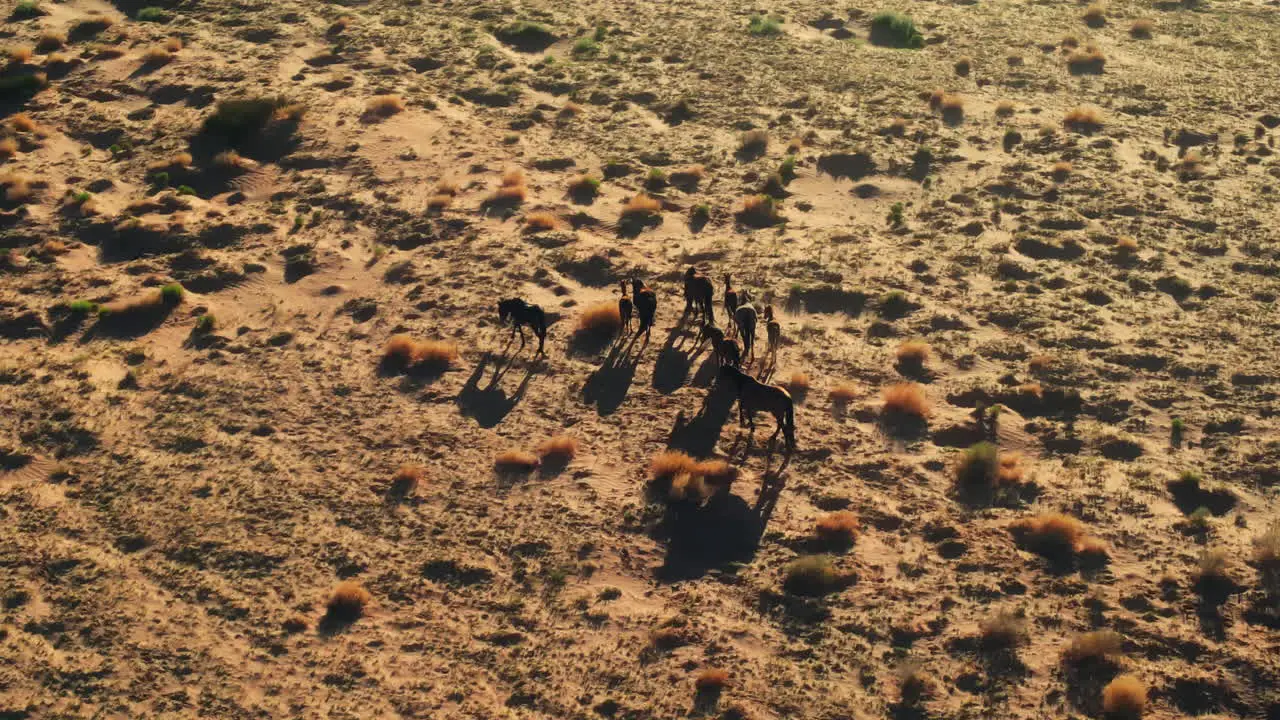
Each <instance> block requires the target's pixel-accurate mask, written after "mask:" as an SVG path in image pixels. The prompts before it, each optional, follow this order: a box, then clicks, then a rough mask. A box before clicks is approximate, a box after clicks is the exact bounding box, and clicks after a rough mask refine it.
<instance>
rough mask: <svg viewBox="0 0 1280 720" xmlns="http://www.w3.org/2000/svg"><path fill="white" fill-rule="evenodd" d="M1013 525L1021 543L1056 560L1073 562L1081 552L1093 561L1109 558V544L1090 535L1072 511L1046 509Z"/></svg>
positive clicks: (1064, 562) (1084, 558) (1097, 562)
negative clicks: (1060, 511) (1068, 513)
mask: <svg viewBox="0 0 1280 720" xmlns="http://www.w3.org/2000/svg"><path fill="white" fill-rule="evenodd" d="M1009 529H1010V531H1011V532H1012V533H1013V535H1014V537H1015V538H1016V539H1017V541H1018V543H1019V544H1020V545H1022V546H1023V547H1025V548H1027V549H1028V550H1030V551H1032V552H1034V553H1036V554H1038V555H1042V556H1044V557H1045V558H1048V559H1049V560H1051V561H1053V562H1056V563H1060V564H1067V563H1070V562H1071V560H1072V559H1073V558H1075V557H1076V556H1077V555H1080V556H1082V557H1081V560H1082V561H1088V562H1091V563H1093V564H1101V563H1104V562H1105V561H1106V558H1107V547H1106V544H1105V543H1103V542H1102V541H1100V540H1098V539H1096V538H1092V537H1089V536H1088V535H1087V534H1086V531H1085V527H1084V525H1083V524H1081V522H1080V521H1079V520H1077V519H1075V518H1073V517H1071V516H1069V515H1063V514H1061V513H1042V514H1040V515H1036V516H1035V517H1030V518H1025V519H1023V520H1019V521H1017V522H1015V523H1013V524H1012V525H1011V526H1010V527H1009Z"/></svg>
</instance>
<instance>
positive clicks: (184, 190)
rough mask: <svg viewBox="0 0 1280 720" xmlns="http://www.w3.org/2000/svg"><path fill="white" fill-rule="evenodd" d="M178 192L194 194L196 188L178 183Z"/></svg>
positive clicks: (180, 193)
mask: <svg viewBox="0 0 1280 720" xmlns="http://www.w3.org/2000/svg"><path fill="white" fill-rule="evenodd" d="M178 194H179V195H195V194H196V189H195V188H193V187H191V186H190V185H179V186H178Z"/></svg>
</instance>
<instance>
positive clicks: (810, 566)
mask: <svg viewBox="0 0 1280 720" xmlns="http://www.w3.org/2000/svg"><path fill="white" fill-rule="evenodd" d="M843 584H844V577H843V576H842V575H841V574H840V573H839V572H837V571H836V569H835V566H834V565H833V564H832V563H831V558H829V557H827V556H826V555H806V556H805V557H802V558H799V559H797V560H794V561H792V562H791V563H790V564H788V565H787V567H786V570H785V571H784V574H783V581H782V587H783V589H785V590H786V591H787V592H789V593H791V594H793V595H806V596H810V597H817V596H820V595H826V594H828V593H831V592H834V591H836V590H839V589H840V587H841V586H842V585H843Z"/></svg>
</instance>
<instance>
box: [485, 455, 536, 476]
mask: <svg viewBox="0 0 1280 720" xmlns="http://www.w3.org/2000/svg"><path fill="white" fill-rule="evenodd" d="M541 464H542V461H541V460H539V459H538V456H537V455H534V454H533V453H531V452H527V451H525V450H504V451H503V452H500V453H498V454H497V455H495V456H494V458H493V467H494V469H495V470H497V471H498V472H500V473H521V474H523V473H531V472H533V471H534V470H537V469H538V466H539V465H541Z"/></svg>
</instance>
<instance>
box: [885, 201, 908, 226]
mask: <svg viewBox="0 0 1280 720" xmlns="http://www.w3.org/2000/svg"><path fill="white" fill-rule="evenodd" d="M906 210H907V208H906V206H905V205H903V204H902V203H900V202H896V203H894V204H893V207H890V208H889V216H888V221H889V226H890V227H895V228H899V227H902V226H903V225H905V224H906V222H907V217H906Z"/></svg>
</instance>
